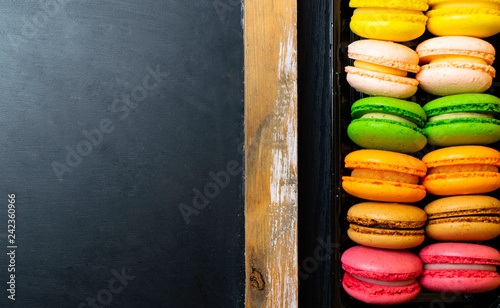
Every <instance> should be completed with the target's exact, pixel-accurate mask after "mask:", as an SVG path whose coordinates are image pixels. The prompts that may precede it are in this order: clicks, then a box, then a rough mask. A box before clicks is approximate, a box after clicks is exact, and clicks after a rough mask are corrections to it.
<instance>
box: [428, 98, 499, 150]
mask: <svg viewBox="0 0 500 308" xmlns="http://www.w3.org/2000/svg"><path fill="white" fill-rule="evenodd" d="M423 110H424V111H425V113H426V115H427V123H426V124H425V127H424V131H425V133H426V134H427V137H428V141H429V143H430V144H433V145H436V146H440V147H448V146H455V145H487V144H491V143H495V142H497V141H500V120H498V119H497V117H498V116H500V98H498V97H496V96H493V95H490V94H485V93H467V94H455V95H448V96H443V97H440V98H437V99H435V100H432V101H430V102H428V103H427V104H425V105H424V107H423Z"/></svg>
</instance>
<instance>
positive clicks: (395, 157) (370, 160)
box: [344, 149, 500, 177]
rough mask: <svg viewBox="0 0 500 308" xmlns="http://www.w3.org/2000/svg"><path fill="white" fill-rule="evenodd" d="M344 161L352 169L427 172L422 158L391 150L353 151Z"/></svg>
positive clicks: (417, 174)
mask: <svg viewBox="0 0 500 308" xmlns="http://www.w3.org/2000/svg"><path fill="white" fill-rule="evenodd" d="M499 154H500V152H499ZM344 161H345V167H346V168H350V169H357V168H365V169H372V170H383V171H394V172H403V173H407V174H412V175H416V176H418V177H423V176H424V175H425V174H426V172H427V167H426V166H425V163H424V162H422V161H421V160H420V159H418V158H416V157H413V156H410V155H406V154H401V153H396V152H391V151H383V150H373V149H363V150H358V151H353V152H351V153H349V154H347V156H346V157H345V159H344ZM499 162H500V161H499Z"/></svg>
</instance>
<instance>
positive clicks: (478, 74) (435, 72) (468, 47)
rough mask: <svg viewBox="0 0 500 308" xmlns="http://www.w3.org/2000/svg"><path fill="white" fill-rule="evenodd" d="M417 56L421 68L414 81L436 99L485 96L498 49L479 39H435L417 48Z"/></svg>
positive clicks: (457, 37) (492, 74) (493, 75)
mask: <svg viewBox="0 0 500 308" xmlns="http://www.w3.org/2000/svg"><path fill="white" fill-rule="evenodd" d="M416 52H417V54H418V56H419V58H420V64H421V65H422V66H421V68H420V71H419V72H418V73H417V74H416V75H415V78H416V79H417V80H418V82H419V86H420V88H422V89H423V90H424V91H426V92H427V93H430V94H433V95H438V96H445V95H451V94H461V93H482V92H484V91H486V90H487V89H488V88H489V87H490V86H491V84H492V82H493V78H494V77H495V73H496V71H495V69H494V68H493V66H491V64H493V61H494V60H495V48H494V47H493V45H491V44H490V43H488V42H487V41H485V40H482V39H479V38H474V37H467V36H442V37H434V38H431V39H428V40H425V41H423V42H421V43H420V44H418V46H417V48H416Z"/></svg>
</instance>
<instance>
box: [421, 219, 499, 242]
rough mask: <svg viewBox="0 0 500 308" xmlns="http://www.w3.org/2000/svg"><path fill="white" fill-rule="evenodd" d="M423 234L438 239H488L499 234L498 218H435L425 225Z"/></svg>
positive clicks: (471, 240) (466, 240)
mask: <svg viewBox="0 0 500 308" xmlns="http://www.w3.org/2000/svg"><path fill="white" fill-rule="evenodd" d="M495 220H496V222H495ZM425 235H426V236H427V237H429V238H432V239H435V240H438V241H457V242H462V241H463V242H478V241H488V240H491V239H494V238H495V237H497V236H498V235H500V218H498V217H497V218H496V219H495V218H492V219H491V221H488V219H486V218H481V217H470V218H467V217H456V218H449V219H445V220H442V222H441V220H436V221H435V222H432V223H429V224H428V225H427V226H426V227H425Z"/></svg>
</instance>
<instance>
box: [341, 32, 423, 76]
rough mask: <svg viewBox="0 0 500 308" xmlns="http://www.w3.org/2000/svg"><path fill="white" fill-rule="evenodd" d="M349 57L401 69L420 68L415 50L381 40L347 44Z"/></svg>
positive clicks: (415, 69)
mask: <svg viewBox="0 0 500 308" xmlns="http://www.w3.org/2000/svg"><path fill="white" fill-rule="evenodd" d="M347 55H348V57H349V58H350V59H355V60H361V61H364V62H369V63H373V64H378V65H382V66H385V67H390V68H394V69H399V70H403V71H409V72H413V73H416V72H418V71H419V70H420V67H419V65H418V62H419V57H418V54H417V53H416V52H415V50H413V49H411V48H409V47H407V46H405V45H403V44H398V43H394V42H389V41H381V40H373V39H366V40H356V41H354V42H352V43H351V44H349V46H347Z"/></svg>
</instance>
